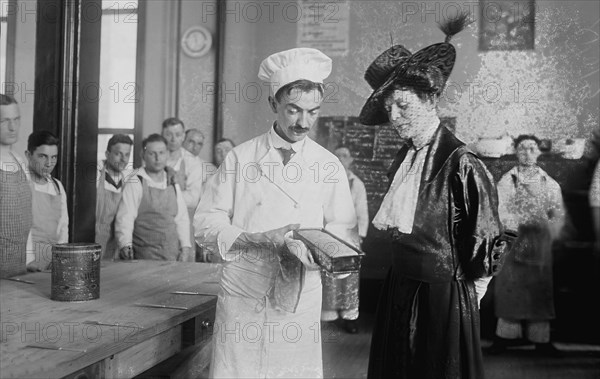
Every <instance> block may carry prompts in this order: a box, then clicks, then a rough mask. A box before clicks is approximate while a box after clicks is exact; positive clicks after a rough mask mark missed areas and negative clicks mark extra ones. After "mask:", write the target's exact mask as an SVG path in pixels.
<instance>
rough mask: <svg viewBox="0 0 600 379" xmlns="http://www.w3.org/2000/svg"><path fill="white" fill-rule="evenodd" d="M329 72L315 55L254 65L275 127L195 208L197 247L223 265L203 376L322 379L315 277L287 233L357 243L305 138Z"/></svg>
mask: <svg viewBox="0 0 600 379" xmlns="http://www.w3.org/2000/svg"><path fill="white" fill-rule="evenodd" d="M330 73H331V59H330V58H329V57H327V56H326V55H325V54H323V53H322V52H320V51H319V50H316V49H309V48H296V49H291V50H286V51H282V52H279V53H276V54H273V55H271V56H269V57H268V58H266V59H265V60H264V61H263V62H262V63H261V65H260V68H259V72H258V77H259V78H260V79H261V80H264V81H266V82H267V83H268V84H269V87H270V91H271V92H270V96H269V105H270V108H271V110H272V111H273V113H274V114H275V121H274V122H273V124H272V125H271V126H270V127H269V128H268V130H267V132H266V133H264V134H263V135H261V136H258V137H256V138H254V139H252V140H250V141H247V142H245V143H242V144H241V145H238V146H236V147H235V148H234V149H233V150H231V152H230V153H229V154H228V155H227V157H226V158H225V160H224V161H223V163H222V164H221V166H220V167H219V170H218V171H217V173H216V174H215V175H213V176H212V177H211V178H210V179H209V180H208V181H207V184H206V189H205V192H204V193H203V196H202V199H201V200H200V204H199V205H198V208H197V209H196V214H195V217H194V228H195V236H196V238H197V239H198V240H199V241H202V242H203V244H204V246H207V245H208V246H212V247H214V249H215V250H216V252H217V253H218V254H220V256H221V257H222V258H223V261H224V264H223V274H222V277H221V283H220V286H221V288H220V293H219V297H218V302H217V312H216V320H215V329H214V334H213V347H214V353H213V359H212V363H211V377H215V378H223V377H227V378H238V377H257V378H258V377H261V378H265V377H266V378H276V377H279V378H281V377H285V378H292V377H295V378H320V377H322V376H323V364H322V357H321V339H320V314H321V296H322V292H321V291H322V287H321V278H320V272H319V268H318V266H316V265H315V263H314V261H313V260H312V257H311V256H310V253H308V251H307V249H306V246H305V245H304V244H303V243H302V242H300V241H298V240H295V239H292V238H291V235H292V233H291V232H292V231H293V230H295V229H298V228H300V227H302V228H326V229H327V230H329V231H331V232H332V233H334V234H336V235H337V236H339V237H341V238H343V239H347V240H354V239H355V238H356V237H355V236H353V235H352V233H355V231H353V229H354V226H355V225H356V215H355V213H354V206H353V203H352V196H351V194H350V189H349V188H350V187H349V185H348V179H347V177H346V175H345V173H344V169H343V167H342V166H341V164H340V162H339V160H338V159H337V158H336V157H335V156H334V155H333V154H331V153H330V152H329V151H327V150H326V149H325V148H323V147H321V146H320V145H319V144H317V143H316V142H314V141H312V140H311V139H310V138H308V137H307V135H308V133H309V131H310V129H311V127H312V126H313V125H314V124H315V122H316V120H317V117H318V115H319V111H320V108H321V103H322V101H323V80H324V79H325V78H327V76H329V74H330Z"/></svg>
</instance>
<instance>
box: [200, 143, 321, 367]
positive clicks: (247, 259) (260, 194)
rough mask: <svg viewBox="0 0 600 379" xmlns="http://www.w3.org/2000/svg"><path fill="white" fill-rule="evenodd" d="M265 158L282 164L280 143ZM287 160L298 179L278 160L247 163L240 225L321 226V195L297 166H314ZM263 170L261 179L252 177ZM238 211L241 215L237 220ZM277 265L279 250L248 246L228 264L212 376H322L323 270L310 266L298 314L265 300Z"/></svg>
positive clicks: (259, 227) (219, 306)
mask: <svg viewBox="0 0 600 379" xmlns="http://www.w3.org/2000/svg"><path fill="white" fill-rule="evenodd" d="M263 162H281V156H280V155H279V153H278V152H277V151H276V150H275V149H270V150H269V151H268V153H267V155H266V156H265V157H263V159H261V160H260V161H259V164H261V163H263ZM290 165H291V166H293V167H290V168H289V171H288V173H289V175H288V177H292V176H293V177H294V179H293V180H287V181H286V180H283V176H282V167H283V166H282V165H281V164H279V165H278V166H275V167H273V166H270V167H271V168H270V169H269V170H262V174H260V173H259V171H258V168H257V169H256V170H257V171H256V173H257V174H256V175H255V171H253V170H254V168H248V167H246V169H245V171H244V172H243V174H244V175H245V176H246V179H248V181H247V183H246V185H245V187H244V189H243V192H244V196H243V200H242V201H243V202H244V207H245V208H248V207H250V208H251V211H249V212H245V213H243V214H237V215H236V214H235V212H234V222H235V223H240V224H243V225H244V226H249V227H248V228H246V230H247V231H249V232H258V231H267V230H272V229H276V228H279V227H282V226H285V225H287V224H291V223H300V224H301V225H302V227H323V221H322V220H323V211H322V207H321V203H320V201H319V200H318V197H319V193H318V191H317V190H315V188H314V186H315V184H314V182H312V183H311V179H312V178H313V175H308V174H305V175H301V178H300V179H299V180H298V181H296V180H295V178H296V175H295V174H294V170H295V169H297V168H300V169H301V170H303V172H306V173H309V172H310V171H309V169H308V167H307V166H306V164H305V162H303V161H302V159H301V158H299V157H297V156H294V157H292V159H291V161H290V163H288V165H287V166H286V167H288V166H290ZM255 166H256V165H255ZM256 167H258V166H256ZM259 176H260V179H259V180H257V181H254V178H257V177H259ZM269 179H270V180H269ZM271 181H272V182H274V183H275V184H273V183H272V182H271ZM250 182H252V183H250ZM311 184H312V185H311ZM280 188H281V189H280ZM282 189H283V191H282ZM284 191H285V193H284ZM286 193H287V195H286ZM290 197H291V198H293V199H294V200H295V201H294V200H292V199H291V198H290ZM296 202H297V204H296ZM236 217H240V218H241V220H235V218H236ZM315 220H319V222H320V224H319V222H315ZM236 221H237V222H236ZM278 268H279V263H278V260H277V259H276V257H275V255H273V256H272V257H267V258H266V259H263V260H260V259H258V258H257V254H253V252H252V249H247V250H244V251H243V253H242V254H241V255H240V256H239V257H238V258H237V259H234V260H233V261H230V262H226V263H224V266H223V276H222V279H221V291H220V294H219V298H218V302H217V312H216V314H217V318H216V320H215V329H214V335H213V347H214V349H213V358H212V363H211V374H210V377H214V378H276V377H278V378H321V377H322V376H323V362H322V354H321V336H320V314H321V299H322V287H321V277H320V272H319V271H318V270H317V271H306V275H305V281H304V287H303V290H302V292H301V295H300V302H299V304H298V307H297V309H296V312H295V313H288V312H285V311H282V310H279V309H277V308H276V307H275V306H273V304H271V303H270V302H269V300H268V294H269V292H270V290H271V287H272V286H273V282H274V280H275V276H276V274H277V272H278Z"/></svg>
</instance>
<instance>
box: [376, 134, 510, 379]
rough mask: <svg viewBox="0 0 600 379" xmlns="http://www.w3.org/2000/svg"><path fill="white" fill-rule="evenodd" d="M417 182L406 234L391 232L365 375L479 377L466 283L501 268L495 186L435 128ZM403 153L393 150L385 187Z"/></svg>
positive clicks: (473, 309)
mask: <svg viewBox="0 0 600 379" xmlns="http://www.w3.org/2000/svg"><path fill="white" fill-rule="evenodd" d="M426 148H428V149H429V151H428V152H427V157H426V160H425V165H424V168H423V174H422V177H421V185H420V189H419V197H418V203H417V208H416V212H415V219H414V225H413V232H412V233H411V234H402V233H399V232H397V231H396V233H393V238H394V242H393V251H392V254H393V265H392V267H391V269H390V271H389V273H388V276H387V279H386V282H385V285H384V289H383V293H382V295H381V298H380V301H379V306H378V310H377V319H376V324H375V330H374V333H373V340H372V344H371V355H370V362H369V374H368V375H369V378H418V379H424V378H431V379H441V378H472V379H481V378H483V365H482V357H481V348H480V345H479V309H478V304H477V297H476V294H475V289H474V284H473V280H474V279H477V278H480V277H482V276H489V275H493V274H494V273H495V272H497V271H498V270H499V268H500V261H501V259H502V257H503V254H504V253H503V251H504V247H505V245H504V244H498V245H499V246H495V242H496V241H497V239H498V237H499V236H500V234H501V224H500V221H499V218H498V211H497V209H498V200H497V194H496V187H495V185H494V182H493V179H492V177H491V175H490V173H489V172H488V171H487V169H486V168H485V166H484V164H483V163H482V162H481V161H480V160H479V158H478V157H477V156H476V155H475V154H473V153H472V152H470V151H469V150H468V149H467V148H466V147H465V145H464V143H463V142H461V141H460V140H458V139H457V138H456V137H455V136H454V135H453V134H452V133H451V132H450V131H449V130H448V129H446V128H445V127H443V126H440V127H439V128H438V130H437V131H436V133H435V135H434V137H433V140H432V142H431V144H430V145H429V146H428V147H426ZM406 151H407V148H406V147H405V148H403V149H401V150H400V152H399V153H398V155H397V157H396V159H395V161H394V163H393V164H392V168H391V171H390V174H389V177H390V182H391V180H392V179H393V178H394V175H395V173H396V171H397V170H398V168H399V167H400V164H401V163H402V160H403V159H404V157H405V155H406Z"/></svg>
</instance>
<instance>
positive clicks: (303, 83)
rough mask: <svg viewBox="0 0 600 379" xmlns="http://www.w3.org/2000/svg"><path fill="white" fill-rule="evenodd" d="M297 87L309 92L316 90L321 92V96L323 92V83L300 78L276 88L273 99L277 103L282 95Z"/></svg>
mask: <svg viewBox="0 0 600 379" xmlns="http://www.w3.org/2000/svg"><path fill="white" fill-rule="evenodd" d="M296 88H297V89H299V90H300V91H302V92H310V91H312V90H314V89H316V90H318V91H319V92H320V93H321V96H323V94H324V92H325V91H324V89H323V84H321V83H315V82H311V81H310V80H306V79H300V80H296V81H294V82H291V83H288V84H286V85H284V86H283V87H281V88H280V89H279V90H277V93H276V94H275V100H276V101H277V102H278V103H279V102H280V101H281V99H282V98H283V96H284V95H289V94H290V92H292V90H293V89H296Z"/></svg>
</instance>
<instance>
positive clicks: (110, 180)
mask: <svg viewBox="0 0 600 379" xmlns="http://www.w3.org/2000/svg"><path fill="white" fill-rule="evenodd" d="M104 177H105V178H106V181H107V182H109V183H110V184H112V185H113V186H114V187H115V188H116V189H119V188H121V184H123V180H119V183H115V181H114V180H113V178H112V176H110V175H109V174H108V172H107V173H105V174H104Z"/></svg>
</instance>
